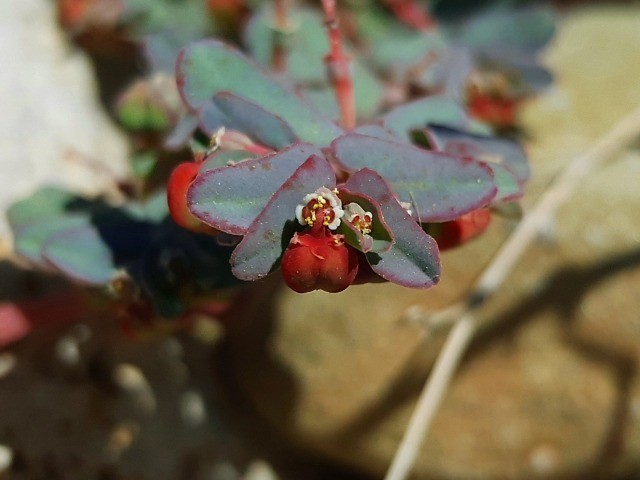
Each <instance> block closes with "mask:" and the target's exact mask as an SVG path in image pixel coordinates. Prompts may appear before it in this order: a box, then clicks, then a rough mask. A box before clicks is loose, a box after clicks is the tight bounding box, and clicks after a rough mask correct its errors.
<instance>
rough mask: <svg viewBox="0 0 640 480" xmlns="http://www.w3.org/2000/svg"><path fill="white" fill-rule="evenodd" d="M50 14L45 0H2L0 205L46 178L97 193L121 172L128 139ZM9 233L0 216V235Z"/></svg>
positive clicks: (1, 207)
mask: <svg viewBox="0 0 640 480" xmlns="http://www.w3.org/2000/svg"><path fill="white" fill-rule="evenodd" d="M54 16H55V12H54V2H51V1H48V0H20V1H4V2H1V3H0V58H2V68H0V86H1V88H0V105H2V115H0V172H2V189H1V190H0V211H1V212H4V211H5V210H6V208H7V207H8V206H9V205H10V204H11V203H12V202H14V201H15V200H17V199H18V198H22V197H25V196H27V195H29V194H30V193H31V192H33V191H34V190H35V189H36V188H37V187H38V186H41V185H43V184H58V185H65V186H67V187H69V188H72V189H74V190H76V191H80V192H85V193H89V194H95V193H97V192H99V191H101V190H103V189H104V188H105V187H106V186H108V185H109V184H110V183H111V182H112V180H113V178H114V177H122V176H124V174H125V172H126V168H127V157H128V148H129V147H128V144H127V141H126V139H125V137H124V136H123V135H122V134H121V133H120V132H119V131H118V130H117V129H116V127H115V126H114V125H113V124H112V123H111V121H110V120H109V118H108V117H107V115H106V114H105V112H104V110H103V109H102V107H101V106H100V104H99V101H98V98H97V94H96V89H97V86H96V84H95V78H94V73H93V70H92V66H91V64H90V62H89V59H88V58H87V57H86V55H85V54H83V53H81V52H80V51H78V50H76V49H74V48H72V47H71V46H70V44H69V42H68V41H67V39H66V38H65V36H64V34H63V33H62V32H61V31H60V29H59V28H57V25H56V21H55V17H54ZM8 235H9V232H8V228H7V225H6V221H5V219H4V218H3V217H2V218H0V243H4V244H5V245H6V243H7V241H8ZM0 248H2V247H1V246H0Z"/></svg>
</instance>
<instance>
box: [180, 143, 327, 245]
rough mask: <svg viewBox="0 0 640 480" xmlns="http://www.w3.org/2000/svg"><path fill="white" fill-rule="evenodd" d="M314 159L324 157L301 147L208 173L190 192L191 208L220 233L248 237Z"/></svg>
mask: <svg viewBox="0 0 640 480" xmlns="http://www.w3.org/2000/svg"><path fill="white" fill-rule="evenodd" d="M312 155H318V156H322V152H321V151H320V149H318V148H316V147H314V146H313V145H309V144H304V143H300V144H296V145H293V146H292V147H290V148H288V149H285V150H281V151H280V152H278V153H275V154H273V155H268V156H265V157H261V158H257V159H255V160H247V161H244V162H241V163H238V164H236V165H231V166H226V167H220V168H215V169H213V170H209V171H207V172H204V173H203V174H201V175H199V176H198V177H197V178H196V179H195V181H194V182H193V184H192V185H191V188H190V189H189V193H188V198H189V208H190V209H191V212H192V213H193V214H194V215H195V216H196V217H197V218H199V219H200V220H202V221H203V222H204V223H206V224H208V225H211V226H213V227H214V228H217V229H218V230H222V231H223V232H227V233H231V234H233V235H244V234H245V233H246V232H247V230H248V228H249V226H250V225H251V224H252V223H253V221H254V220H255V219H256V217H257V216H258V215H259V214H260V212H261V211H262V209H263V208H264V207H265V205H266V204H267V202H269V200H270V199H271V197H272V196H273V194H274V192H276V191H277V190H278V189H279V188H280V187H281V186H282V184H283V183H284V182H285V181H286V180H287V179H288V178H289V177H290V176H291V175H292V174H293V172H295V171H296V169H297V168H298V167H300V165H302V164H303V163H304V162H305V160H307V159H308V158H309V157H310V156H312ZM312 191H313V190H312ZM307 193H309V192H307ZM301 198H302V197H301Z"/></svg>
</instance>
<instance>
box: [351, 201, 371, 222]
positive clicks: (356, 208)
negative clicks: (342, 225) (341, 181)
mask: <svg viewBox="0 0 640 480" xmlns="http://www.w3.org/2000/svg"><path fill="white" fill-rule="evenodd" d="M344 211H345V220H346V221H347V222H353V219H354V218H356V217H360V218H361V219H363V218H364V217H365V216H368V217H369V218H373V215H372V214H371V212H365V211H364V208H362V207H361V206H360V205H358V204H357V203H349V204H347V205H345V206H344Z"/></svg>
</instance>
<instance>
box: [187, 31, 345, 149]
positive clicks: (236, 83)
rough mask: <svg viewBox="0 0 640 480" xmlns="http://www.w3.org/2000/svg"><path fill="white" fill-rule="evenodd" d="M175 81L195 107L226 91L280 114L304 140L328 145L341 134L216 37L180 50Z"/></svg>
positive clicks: (327, 121)
mask: <svg viewBox="0 0 640 480" xmlns="http://www.w3.org/2000/svg"><path fill="white" fill-rule="evenodd" d="M177 80H178V87H179V89H180V92H181V94H182V96H183V98H184V100H185V102H186V103H187V104H188V105H189V106H190V107H191V108H192V109H194V110H197V109H199V108H200V107H201V106H202V105H204V104H205V103H206V102H207V101H208V100H210V99H211V98H212V97H213V95H215V94H216V93H219V92H222V91H229V92H232V93H234V94H236V95H238V96H241V97H243V98H246V99H247V100H248V101H250V102H252V103H254V104H256V105H258V106H260V107H262V108H263V109H264V110H266V111H267V112H270V113H273V114H274V115H277V116H278V117H280V118H281V119H282V120H284V121H285V122H287V123H288V124H289V125H291V126H292V128H293V130H294V132H295V133H296V135H297V137H298V138H300V139H301V140H303V141H307V142H311V143H315V144H319V145H327V144H329V143H330V142H331V140H333V139H334V138H336V137H337V136H338V135H340V133H341V129H340V128H339V127H338V126H337V125H335V124H334V123H332V122H331V121H329V120H327V119H325V118H323V117H321V116H320V115H318V114H317V113H316V112H315V111H313V110H312V109H311V108H309V106H308V105H306V104H304V103H303V102H302V100H300V99H299V98H298V97H297V96H296V95H295V94H294V93H292V92H290V91H288V90H287V89H285V88H284V87H283V86H282V85H280V84H278V83H276V82H274V81H273V80H271V79H270V78H268V77H267V76H266V75H265V74H263V73H262V72H261V71H260V70H259V69H258V68H257V67H256V66H254V65H253V64H252V63H250V61H249V60H248V59H247V58H246V57H245V56H244V55H242V54H241V53H240V52H239V51H238V50H236V49H235V48H232V47H230V46H229V45H225V44H224V43H221V42H219V41H216V40H203V41H200V42H196V43H193V44H191V45H189V46H188V47H187V48H185V49H184V50H183V51H182V52H180V55H179V56H178V62H177Z"/></svg>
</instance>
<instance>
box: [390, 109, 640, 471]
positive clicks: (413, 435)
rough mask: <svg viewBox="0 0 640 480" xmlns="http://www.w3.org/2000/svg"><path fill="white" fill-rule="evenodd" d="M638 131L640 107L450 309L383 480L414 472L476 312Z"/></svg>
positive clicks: (557, 188)
mask: <svg viewBox="0 0 640 480" xmlns="http://www.w3.org/2000/svg"><path fill="white" fill-rule="evenodd" d="M639 132H640V108H637V109H636V110H635V111H634V112H633V113H631V114H630V115H629V116H627V117H625V118H624V119H623V120H621V121H620V122H618V123H617V124H616V125H615V126H614V127H613V128H612V129H611V130H610V131H609V132H608V133H607V134H606V135H604V136H603V137H601V138H600V140H599V141H598V142H596V144H595V145H593V147H592V148H591V149H590V150H588V151H587V152H586V153H585V154H583V155H581V156H578V157H576V158H575V159H574V160H572V161H571V162H570V163H569V164H568V165H567V166H566V167H565V168H564V169H563V170H562V172H560V174H559V175H558V176H556V178H555V179H554V181H553V182H552V183H551V185H550V186H549V188H548V189H547V191H546V192H545V193H544V194H543V195H542V196H541V197H540V199H539V200H538V202H537V203H536V205H535V207H534V208H533V209H532V210H531V211H530V212H529V213H528V214H527V215H526V216H525V217H524V218H523V220H522V222H521V223H520V224H519V225H518V227H517V228H516V230H515V231H514V232H513V234H512V235H511V236H510V237H509V238H508V239H507V241H506V242H505V243H504V244H503V246H502V247H501V248H500V250H499V251H498V253H497V254H496V256H495V257H494V259H493V260H492V262H491V263H490V265H489V266H488V267H487V268H486V269H485V271H484V273H483V274H482V276H481V277H480V278H479V279H478V281H477V282H476V284H475V286H474V287H473V288H472V290H471V292H470V294H469V295H468V296H467V301H466V302H465V303H464V304H463V305H464V306H463V307H462V308H457V307H456V306H454V307H452V308H451V311H452V312H456V315H457V316H456V317H453V318H455V323H454V326H453V329H452V330H451V332H450V333H449V336H448V337H447V341H446V343H445V345H444V347H443V349H442V351H441V352H440V355H439V356H438V359H437V360H436V363H435V366H434V369H433V373H432V374H431V375H430V376H429V379H428V380H427V383H426V384H425V386H424V389H423V390H422V393H421V394H420V397H419V399H418V404H417V406H416V409H415V411H414V413H413V415H412V417H411V420H410V422H409V426H408V428H407V430H406V432H405V435H404V437H403V439H402V442H401V443H400V446H399V447H398V450H397V451H396V454H395V456H394V459H393V461H392V464H391V467H390V468H389V471H388V472H387V475H386V477H385V480H405V479H406V478H407V477H408V475H409V474H410V472H411V469H412V467H413V464H414V462H415V459H416V457H417V455H418V452H419V451H420V447H421V445H422V442H423V441H424V439H425V438H426V436H427V433H428V432H429V428H430V426H431V423H432V420H433V418H434V417H435V414H436V412H437V409H438V406H439V405H440V402H441V401H442V398H443V396H444V393H445V392H446V390H447V387H448V386H449V383H451V379H452V377H453V374H454V372H455V369H456V367H457V365H458V363H459V362H460V360H461V359H462V357H463V355H464V352H465V350H466V348H467V346H468V345H469V342H470V341H471V338H472V337H473V334H474V332H475V329H476V327H477V321H476V319H475V317H474V316H473V311H475V310H476V309H478V308H479V307H480V306H481V305H482V304H484V302H485V301H486V300H487V299H488V298H489V297H490V296H491V295H493V294H494V293H495V292H496V291H497V290H498V288H499V287H500V286H501V285H502V282H503V281H504V280H505V278H506V277H507V275H508V274H509V273H510V272H511V270H512V269H513V267H514V266H515V264H516V263H517V261H518V260H519V259H520V257H521V256H522V254H523V253H524V251H525V250H526V248H527V247H528V246H529V245H530V244H531V243H532V242H533V240H534V239H535V238H536V236H537V235H538V234H539V232H540V231H541V230H542V229H544V226H545V225H546V224H547V222H548V221H549V220H550V219H551V218H553V216H554V215H555V214H556V212H557V210H558V208H559V207H560V206H561V205H563V204H564V203H565V202H566V201H567V200H568V199H569V198H571V195H572V194H573V193H574V192H575V190H576V189H577V187H578V186H579V185H580V184H581V183H582V181H583V180H584V178H585V177H586V176H587V175H588V174H589V173H591V172H592V171H593V170H594V169H595V168H596V167H598V166H600V165H601V164H602V163H604V161H605V160H607V159H608V158H609V157H611V156H612V155H613V154H614V153H616V152H617V151H618V150H620V149H621V148H622V147H624V146H626V145H628V144H629V143H630V142H631V141H633V140H634V139H635V138H636V136H637V135H638V133H639ZM411 316H412V317H413V320H420V318H419V315H416V313H415V312H413V313H412V314H411ZM424 320H425V321H426V322H427V323H428V320H429V319H428V317H426V318H425V319H424Z"/></svg>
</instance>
